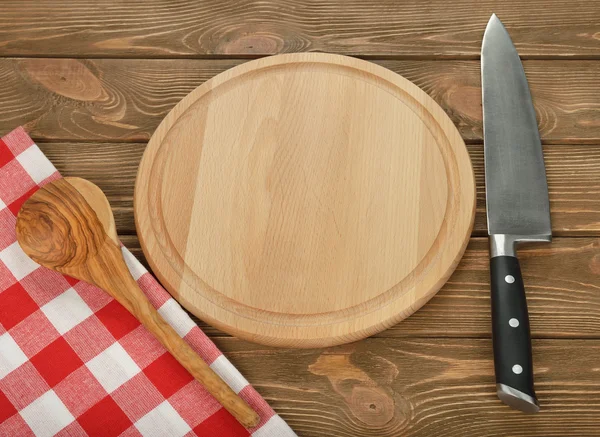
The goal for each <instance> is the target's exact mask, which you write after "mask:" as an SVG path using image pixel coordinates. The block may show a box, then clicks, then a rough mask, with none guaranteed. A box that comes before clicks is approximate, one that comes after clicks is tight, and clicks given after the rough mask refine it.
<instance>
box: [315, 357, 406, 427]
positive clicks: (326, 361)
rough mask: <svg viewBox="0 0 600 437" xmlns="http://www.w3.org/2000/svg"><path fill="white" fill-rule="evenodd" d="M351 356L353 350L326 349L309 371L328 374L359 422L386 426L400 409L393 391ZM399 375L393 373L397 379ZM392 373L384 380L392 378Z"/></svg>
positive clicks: (337, 391) (371, 425)
mask: <svg viewBox="0 0 600 437" xmlns="http://www.w3.org/2000/svg"><path fill="white" fill-rule="evenodd" d="M350 356H351V353H349V352H344V351H342V352H339V353H327V352H326V353H324V354H322V355H321V356H319V358H318V359H317V361H316V362H314V363H313V364H311V365H310V366H309V368H308V370H309V371H310V372H311V373H313V374H315V375H321V376H326V377H327V378H328V379H329V382H330V383H331V385H332V387H333V390H334V391H335V392H336V393H338V394H339V395H340V396H342V398H343V399H344V400H345V401H346V403H347V405H348V408H349V409H350V411H351V412H352V414H353V415H354V416H355V417H356V418H357V419H358V420H359V421H361V422H362V423H364V424H365V425H367V426H370V427H374V426H375V427H381V426H384V425H386V424H387V423H388V422H390V421H391V420H392V419H393V417H394V413H395V409H396V408H395V402H394V398H393V392H392V390H391V389H390V388H389V387H386V386H382V385H381V384H379V383H378V382H376V381H375V380H373V379H372V378H371V377H370V376H369V375H368V374H367V373H365V372H364V371H363V370H362V369H360V368H359V367H357V366H356V365H354V364H353V363H352V362H351V360H350ZM393 367H394V368H395V366H393ZM396 375H397V373H395V374H393V378H395V376H396ZM388 376H389V375H388ZM388 376H386V377H385V378H384V379H387V380H389V379H388Z"/></svg>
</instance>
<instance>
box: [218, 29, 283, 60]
mask: <svg viewBox="0 0 600 437" xmlns="http://www.w3.org/2000/svg"><path fill="white" fill-rule="evenodd" d="M221 41H222V47H220V48H219V49H218V51H219V52H221V53H225V54H236V53H238V54H239V53H243V54H247V55H252V54H257V55H265V54H269V55H272V54H276V53H279V52H281V51H282V50H283V45H284V41H283V40H282V39H281V38H280V37H279V36H278V35H273V34H270V33H265V32H243V33H237V32H236V34H233V35H232V34H230V35H228V37H225V38H223V39H222V40H221Z"/></svg>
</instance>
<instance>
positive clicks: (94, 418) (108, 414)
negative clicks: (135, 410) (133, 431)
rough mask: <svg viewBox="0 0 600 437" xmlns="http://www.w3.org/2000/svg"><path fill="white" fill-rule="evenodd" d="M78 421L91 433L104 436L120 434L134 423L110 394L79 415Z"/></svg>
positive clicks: (109, 436)
mask: <svg viewBox="0 0 600 437" xmlns="http://www.w3.org/2000/svg"><path fill="white" fill-rule="evenodd" d="M77 422H79V424H80V425H81V427H82V428H83V429H84V430H85V431H86V432H87V433H88V434H89V435H92V436H95V435H97V436H103V437H113V436H118V435H119V434H121V433H122V432H123V431H125V430H126V429H127V428H129V427H130V426H131V425H132V423H131V421H130V420H129V419H128V418H127V416H126V415H125V413H123V411H122V410H121V409H120V408H119V406H118V405H117V403H116V402H115V401H114V400H113V398H111V397H110V396H106V397H105V398H104V399H102V400H101V401H100V402H98V403H97V404H96V405H94V406H93V407H92V408H90V409H89V410H88V411H86V412H85V413H83V414H82V415H81V416H79V418H77Z"/></svg>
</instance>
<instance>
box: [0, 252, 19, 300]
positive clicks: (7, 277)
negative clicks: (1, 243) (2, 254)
mask: <svg viewBox="0 0 600 437" xmlns="http://www.w3.org/2000/svg"><path fill="white" fill-rule="evenodd" d="M0 250H2V249H0ZM16 282H17V278H15V277H14V275H13V274H12V272H11V271H10V270H9V269H8V267H6V264H4V263H3V262H2V261H0V293H2V292H3V291H4V290H6V289H7V288H8V287H10V286H11V285H13V284H14V283H16Z"/></svg>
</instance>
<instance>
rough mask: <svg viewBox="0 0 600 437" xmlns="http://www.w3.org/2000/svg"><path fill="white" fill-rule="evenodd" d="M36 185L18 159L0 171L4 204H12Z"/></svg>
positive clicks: (0, 188)
mask: <svg viewBox="0 0 600 437" xmlns="http://www.w3.org/2000/svg"><path fill="white" fill-rule="evenodd" d="M16 181H19V183H18V184H17V183H15V182H16ZM34 187H36V184H35V182H34V181H33V179H31V176H29V175H28V174H27V172H26V171H25V169H24V168H23V167H22V166H21V164H20V163H19V161H17V160H16V159H15V160H12V161H10V162H8V163H6V164H5V165H4V166H3V167H2V171H1V172H0V198H1V199H2V201H3V202H4V204H6V205H10V204H11V203H13V202H14V201H15V200H17V199H18V198H19V197H21V196H23V194H25V193H26V192H28V191H29V190H31V189H32V188H34Z"/></svg>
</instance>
